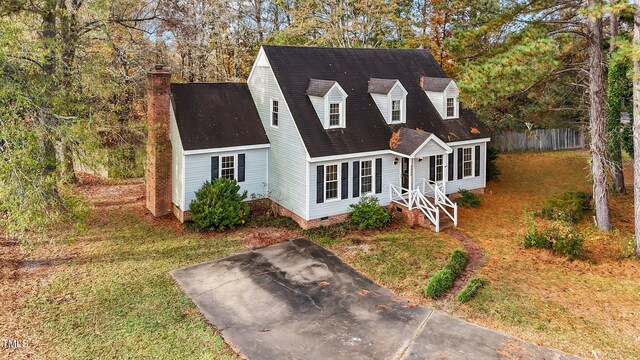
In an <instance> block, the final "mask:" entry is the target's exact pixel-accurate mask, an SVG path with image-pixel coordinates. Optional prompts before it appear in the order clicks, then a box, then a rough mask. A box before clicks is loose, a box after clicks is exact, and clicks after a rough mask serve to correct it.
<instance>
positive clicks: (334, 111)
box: [329, 103, 340, 127]
mask: <svg viewBox="0 0 640 360" xmlns="http://www.w3.org/2000/svg"><path fill="white" fill-rule="evenodd" d="M334 126H340V103H330V104H329V127H334Z"/></svg>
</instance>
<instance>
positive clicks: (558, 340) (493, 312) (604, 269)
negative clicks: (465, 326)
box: [453, 152, 640, 358]
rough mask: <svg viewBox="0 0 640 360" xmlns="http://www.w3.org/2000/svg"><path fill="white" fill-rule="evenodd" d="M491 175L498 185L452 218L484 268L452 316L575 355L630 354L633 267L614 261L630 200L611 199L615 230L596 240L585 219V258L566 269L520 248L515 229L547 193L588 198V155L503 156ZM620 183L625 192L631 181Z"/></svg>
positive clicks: (638, 268) (639, 333)
mask: <svg viewBox="0 0 640 360" xmlns="http://www.w3.org/2000/svg"><path fill="white" fill-rule="evenodd" d="M499 168H500V169H501V170H502V177H501V181H499V182H493V183H490V184H488V193H487V194H486V195H484V196H483V204H482V206H481V207H480V208H479V209H475V210H462V211H461V213H460V219H461V224H462V226H461V228H462V229H463V230H464V231H465V232H466V233H467V234H468V235H470V236H472V237H473V238H475V239H476V240H477V241H478V242H479V243H480V244H481V247H482V249H483V251H484V252H485V256H486V258H487V263H486V265H485V266H484V267H483V268H482V269H481V270H480V276H482V277H484V278H486V279H488V280H489V285H488V286H486V288H485V289H483V290H482V291H481V292H480V293H479V296H478V297H477V298H476V299H475V300H474V301H471V302H470V303H469V304H468V305H464V306H459V307H458V308H456V309H455V310H453V312H454V313H455V314H458V315H460V316H463V317H466V318H468V319H469V320H471V321H473V322H476V323H479V324H483V325H487V326H489V327H492V328H496V329H500V330H503V331H506V332H508V333H510V334H514V335H517V336H520V337H522V338H524V339H525V340H529V341H533V342H536V343H541V344H544V345H547V346H552V347H557V348H560V349H563V350H566V351H568V352H573V353H577V354H579V355H582V356H587V357H594V356H596V355H597V356H600V357H603V358H634V357H635V356H637V354H638V347H639V346H640V328H639V327H638V325H637V319H638V317H639V316H640V281H639V280H640V275H639V274H640V263H639V262H638V261H635V260H631V259H627V260H625V259H622V253H623V249H624V247H625V244H626V243H628V241H629V238H630V236H631V234H630V230H631V229H632V227H631V228H630V227H629V225H630V224H632V222H633V214H632V213H631V212H630V211H629V205H630V204H632V197H631V196H630V195H625V196H613V197H612V209H613V210H612V218H613V222H614V226H615V227H617V228H618V230H617V231H614V232H613V233H611V234H606V235H605V234H600V233H598V232H597V231H596V230H595V229H594V227H593V225H592V224H591V219H590V218H589V217H587V219H585V220H584V221H583V223H581V224H580V225H579V228H580V229H581V231H582V232H583V233H584V234H586V235H587V237H588V240H587V242H586V243H585V248H586V253H585V256H584V257H583V258H582V259H581V260H578V261H574V262H568V261H566V260H565V259H563V258H560V257H556V256H553V255H551V254H550V253H549V252H547V251H544V250H534V249H526V250H525V249H522V248H521V247H520V246H519V240H518V231H520V229H521V224H522V221H523V220H524V214H523V209H524V207H525V206H526V207H528V208H529V209H530V210H539V208H540V205H541V203H542V202H543V201H544V200H545V199H547V198H548V197H550V196H552V195H554V194H557V193H560V192H563V191H571V190H585V191H590V184H589V182H588V169H587V154H586V153H584V152H558V153H547V154H503V155H501V159H500V161H499ZM629 170H630V169H629ZM626 174H630V171H627V173H626ZM627 183H628V187H629V188H632V187H631V185H630V183H631V179H630V178H627ZM489 219H490V220H489Z"/></svg>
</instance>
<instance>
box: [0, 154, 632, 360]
mask: <svg viewBox="0 0 640 360" xmlns="http://www.w3.org/2000/svg"><path fill="white" fill-rule="evenodd" d="M499 167H500V169H501V170H502V177H501V181H498V182H491V183H489V184H488V188H487V194H485V195H484V196H482V204H481V206H480V207H479V208H477V209H473V210H467V209H463V210H462V211H461V212H460V217H459V218H460V222H461V226H460V227H459V230H461V231H463V232H464V233H465V234H467V235H468V236H470V237H471V238H473V239H475V240H476V241H477V243H478V244H479V246H480V248H481V250H482V252H483V254H484V257H483V263H482V266H481V267H480V268H479V270H478V274H477V275H479V276H480V277H482V278H484V279H486V280H488V285H486V286H485V287H484V288H483V289H482V290H481V291H480V292H479V294H478V296H477V297H476V298H475V299H473V300H472V301H471V302H469V303H468V304H466V305H458V304H457V303H456V302H455V301H453V300H439V301H435V302H434V301H430V300H426V299H425V298H424V297H423V296H422V295H421V291H422V288H423V286H424V284H425V283H426V281H427V280H428V278H429V276H430V274H432V273H433V272H434V271H436V270H438V269H440V268H441V267H442V266H443V265H444V263H445V262H446V261H447V258H448V257H449V255H450V254H451V252H452V251H453V249H455V248H459V247H461V245H460V243H459V241H458V240H457V239H455V238H453V237H451V236H449V235H447V234H445V233H440V234H435V233H432V232H430V231H429V230H426V229H421V228H415V229H411V228H409V227H406V226H403V225H401V224H395V225H393V226H392V227H391V228H389V229H387V230H385V231H382V232H375V231H366V232H356V231H347V232H336V233H331V232H314V233H313V234H312V236H311V237H312V239H314V240H315V241H317V242H319V243H320V244H322V245H324V246H326V247H328V248H329V249H331V250H333V251H334V252H336V253H337V254H338V255H339V256H340V257H341V258H343V259H344V260H345V261H346V262H348V263H349V264H351V265H352V266H354V267H355V268H357V269H358V270H360V271H362V272H363V273H365V274H367V275H369V276H370V277H371V278H373V279H374V280H375V281H376V282H378V283H380V284H381V285H383V286H385V287H389V288H390V289H392V290H393V291H395V292H396V293H397V294H398V295H400V296H402V297H406V298H409V299H412V300H413V301H414V302H416V303H421V304H427V305H428V306H432V307H436V308H440V309H441V310H443V311H445V312H448V313H451V314H453V315H455V316H458V317H462V318H465V319H468V320H470V321H472V322H475V323H478V324H480V325H484V326H487V327H490V328H493V329H497V330H501V331H504V332H507V333H509V334H512V335H515V336H518V337H521V338H522V339H524V340H527V341H531V342H534V343H537V344H541V345H545V346H550V347H555V348H558V349H561V350H564V351H567V352H570V353H575V354H577V355H580V356H584V357H599V358H634V357H635V356H636V354H637V348H638V347H640V328H639V327H638V325H637V321H636V320H637V319H638V318H639V317H640V262H638V261H635V260H632V259H624V258H623V253H624V251H625V247H626V246H627V242H628V241H629V240H630V237H631V233H632V230H633V218H632V217H633V213H632V196H631V195H625V196H613V197H612V207H613V210H612V215H613V216H612V217H613V219H614V225H615V227H616V228H617V230H616V231H614V232H613V233H611V234H606V235H602V234H598V233H596V232H595V230H594V228H593V226H592V225H591V223H590V219H585V220H584V221H583V222H582V223H581V224H579V228H580V230H581V231H582V232H583V233H585V234H587V235H588V240H587V242H586V243H585V249H586V252H585V255H584V256H583V257H582V258H580V259H579V260H576V261H573V262H569V261H567V260H566V259H564V258H562V257H558V256H555V255H552V254H551V253H549V252H547V251H545V250H534V249H523V248H522V247H521V246H520V244H519V239H518V231H519V230H520V229H521V224H522V222H523V220H524V213H523V210H524V208H525V206H526V207H528V208H529V209H530V210H537V209H538V208H539V206H540V204H541V203H542V202H543V201H544V200H545V199H546V198H548V197H549V196H551V195H553V194H556V193H560V192H563V191H568V190H587V191H588V190H589V189H590V185H589V182H588V179H587V175H588V171H587V154H586V153H584V152H558V153H546V154H504V155H502V157H501V159H500V160H499ZM626 174H628V178H627V183H628V184H629V185H628V187H629V188H631V179H630V178H629V176H630V174H631V173H630V171H627V172H626ZM79 190H80V191H83V192H84V193H86V194H87V197H89V198H91V199H92V201H93V202H94V203H95V208H94V210H93V212H92V215H91V216H90V219H89V221H88V223H87V225H86V229H85V230H84V231H80V230H77V229H73V230H69V229H60V231H59V236H58V237H57V239H56V242H55V243H54V244H42V245H39V246H37V247H31V248H29V247H21V248H20V247H18V246H16V245H15V244H13V243H11V242H10V241H9V240H6V241H4V242H3V244H6V246H3V247H2V248H1V249H0V251H2V254H1V256H2V257H3V258H9V257H10V256H13V258H14V259H17V260H15V261H14V262H13V264H14V265H15V266H14V267H13V268H11V269H8V270H6V269H4V268H3V272H2V273H1V274H2V278H0V282H1V284H0V286H1V288H2V291H3V294H4V293H6V294H8V295H9V296H8V297H6V298H11V299H14V300H12V301H11V302H10V303H9V302H7V304H6V306H9V307H10V310H12V311H10V312H7V313H9V314H10V315H9V316H8V317H7V319H8V321H7V322H4V323H2V324H0V337H2V338H15V337H17V338H20V339H27V340H29V347H28V348H26V349H18V350H14V351H12V352H5V351H6V350H5V349H2V350H0V354H2V355H5V354H9V355H10V356H11V355H14V356H23V355H28V354H36V355H40V356H44V357H47V358H86V357H106V358H114V357H132V358H140V357H159V358H174V357H181V358H216V359H218V358H234V357H235V355H234V353H233V351H232V350H231V349H230V348H229V347H228V346H227V345H225V344H224V342H223V341H222V340H221V338H220V337H219V336H218V335H216V334H215V329H212V328H210V327H209V326H207V324H206V322H205V321H204V320H203V318H202V316H201V315H200V314H199V312H198V311H197V310H196V308H195V307H194V306H193V304H192V303H191V302H190V301H189V300H188V298H187V297H186V296H185V295H184V294H182V292H181V291H180V290H179V289H178V287H177V286H176V285H175V283H174V282H173V280H172V279H171V278H170V277H169V275H168V271H169V270H171V269H175V268H179V267H182V266H185V265H188V264H194V263H197V262H201V261H204V260H207V259H213V258H220V257H223V256H225V255H228V254H231V253H234V252H239V251H242V250H244V249H246V248H251V247H253V246H257V245H263V244H267V243H270V242H273V241H274V240H277V239H279V238H290V237H295V236H300V235H301V232H300V231H299V230H287V229H284V228H265V227H248V228H245V229H240V230H235V231H231V232H227V233H224V234H194V233H188V232H185V231H184V230H182V228H181V227H180V226H179V225H177V224H176V222H175V221H172V220H169V219H161V220H156V219H152V218H151V217H150V216H148V215H145V211H144V198H143V195H144V189H143V188H142V185H141V184H140V183H139V182H138V183H127V184H122V185H115V186H114V185H99V184H89V185H82V186H80V187H79ZM3 297H4V296H3ZM2 305H3V306H4V305H5V304H2Z"/></svg>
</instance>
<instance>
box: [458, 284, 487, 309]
mask: <svg viewBox="0 0 640 360" xmlns="http://www.w3.org/2000/svg"><path fill="white" fill-rule="evenodd" d="M483 285H484V281H482V279H479V278H473V279H471V280H469V282H468V283H467V286H465V287H464V289H462V291H460V293H458V296H456V299H457V300H458V301H459V302H460V303H462V304H464V303H466V302H468V301H469V300H471V299H472V298H473V297H474V296H476V294H477V293H478V290H480V288H481V287H482V286H483Z"/></svg>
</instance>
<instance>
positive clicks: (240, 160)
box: [238, 154, 244, 182]
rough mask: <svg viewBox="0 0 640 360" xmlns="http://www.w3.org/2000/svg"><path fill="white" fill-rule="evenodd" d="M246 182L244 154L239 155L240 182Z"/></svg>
mask: <svg viewBox="0 0 640 360" xmlns="http://www.w3.org/2000/svg"><path fill="white" fill-rule="evenodd" d="M243 181H244V154H238V182H243Z"/></svg>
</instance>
